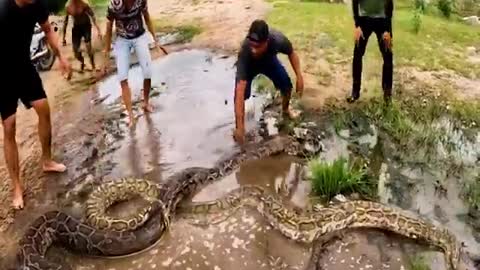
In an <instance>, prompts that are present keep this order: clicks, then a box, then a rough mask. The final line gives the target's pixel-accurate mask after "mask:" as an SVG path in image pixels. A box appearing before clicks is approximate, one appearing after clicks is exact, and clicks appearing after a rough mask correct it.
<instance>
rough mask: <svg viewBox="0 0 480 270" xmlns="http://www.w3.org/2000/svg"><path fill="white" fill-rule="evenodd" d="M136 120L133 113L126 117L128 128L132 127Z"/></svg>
mask: <svg viewBox="0 0 480 270" xmlns="http://www.w3.org/2000/svg"><path fill="white" fill-rule="evenodd" d="M136 122H137V120H136V119H135V117H134V116H133V115H131V116H129V117H128V118H127V125H128V127H129V128H131V127H133V126H134V125H135V123H136Z"/></svg>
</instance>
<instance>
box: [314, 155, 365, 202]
mask: <svg viewBox="0 0 480 270" xmlns="http://www.w3.org/2000/svg"><path fill="white" fill-rule="evenodd" d="M308 167H309V170H310V172H311V181H312V189H313V192H314V193H315V195H317V196H320V197H322V198H323V199H325V200H331V199H332V198H333V197H334V196H335V195H337V194H343V195H348V194H351V193H354V192H358V193H360V194H362V195H371V193H372V190H373V185H372V182H371V181H370V180H369V178H368V176H367V174H366V171H365V170H364V169H359V168H355V166H352V165H351V164H348V162H347V160H346V159H345V158H343V157H341V158H339V159H337V160H335V161H334V162H333V163H332V164H328V163H327V162H324V161H320V160H312V161H310V162H309V164H308Z"/></svg>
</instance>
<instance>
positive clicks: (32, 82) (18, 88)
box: [0, 66, 47, 120]
mask: <svg viewBox="0 0 480 270" xmlns="http://www.w3.org/2000/svg"><path fill="white" fill-rule="evenodd" d="M23 70H24V71H23V72H17V73H16V74H17V75H14V76H10V78H6V79H5V80H4V81H5V84H4V86H3V87H2V88H3V89H2V92H1V94H0V114H1V117H2V120H5V119H7V118H8V117H10V116H12V115H14V114H15V113H16V112H17V105H18V100H21V101H22V103H23V105H25V107H26V108H27V109H30V108H31V107H32V105H31V103H32V102H33V101H37V100H40V99H44V98H46V97H47V95H46V94H45V90H44V89H43V84H42V80H41V79H40V76H39V75H38V72H37V71H36V70H35V68H34V67H33V66H31V67H28V68H25V69H23ZM18 74H21V75H18Z"/></svg>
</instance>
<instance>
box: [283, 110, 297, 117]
mask: <svg viewBox="0 0 480 270" xmlns="http://www.w3.org/2000/svg"><path fill="white" fill-rule="evenodd" d="M283 117H285V118H287V119H295V118H297V117H298V113H297V112H292V111H291V110H287V111H284V112H283Z"/></svg>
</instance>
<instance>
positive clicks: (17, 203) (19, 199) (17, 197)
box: [12, 186, 24, 210]
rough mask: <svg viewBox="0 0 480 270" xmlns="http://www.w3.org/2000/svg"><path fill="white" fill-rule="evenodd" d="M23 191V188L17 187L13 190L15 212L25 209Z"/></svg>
mask: <svg viewBox="0 0 480 270" xmlns="http://www.w3.org/2000/svg"><path fill="white" fill-rule="evenodd" d="M23 206H24V205H23V190H22V187H20V186H18V187H15V188H14V190H13V198H12V207H13V209H15V210H21V209H23Z"/></svg>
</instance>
